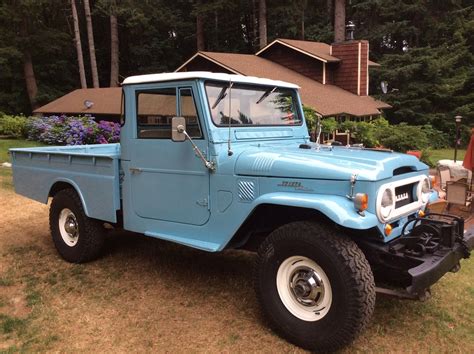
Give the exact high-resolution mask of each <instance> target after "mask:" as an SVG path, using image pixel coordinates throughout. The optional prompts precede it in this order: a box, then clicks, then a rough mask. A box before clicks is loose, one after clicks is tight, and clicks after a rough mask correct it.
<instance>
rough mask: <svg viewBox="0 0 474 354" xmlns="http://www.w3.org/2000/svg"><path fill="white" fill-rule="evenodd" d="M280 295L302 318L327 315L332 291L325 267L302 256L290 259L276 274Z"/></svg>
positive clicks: (293, 311)
mask: <svg viewBox="0 0 474 354" xmlns="http://www.w3.org/2000/svg"><path fill="white" fill-rule="evenodd" d="M276 286H277V290H278V295H280V299H281V301H282V302H283V305H285V307H286V308H287V310H288V311H290V313H291V314H292V315H293V316H295V317H297V318H299V319H300V320H303V321H309V322H314V321H319V320H320V319H322V318H323V317H324V316H326V315H327V313H328V312H329V309H330V308H331V303H332V290H331V284H330V282H329V278H328V277H327V275H326V273H325V272H324V270H323V269H322V268H321V267H320V266H319V265H318V264H317V263H316V262H314V261H313V260H311V259H309V258H307V257H303V256H293V257H289V258H287V259H286V260H285V261H284V262H283V263H282V264H281V265H280V267H279V268H278V272H277V276H276Z"/></svg>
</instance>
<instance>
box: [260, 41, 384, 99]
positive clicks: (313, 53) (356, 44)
mask: <svg viewBox="0 0 474 354" xmlns="http://www.w3.org/2000/svg"><path fill="white" fill-rule="evenodd" d="M256 55H257V56H260V57H263V58H265V59H268V60H271V61H273V62H275V63H278V64H280V65H283V66H286V67H287V68H289V69H291V70H294V71H296V72H298V73H300V74H302V75H304V76H306V77H309V78H311V79H313V80H316V81H318V82H320V83H322V84H333V85H337V86H339V87H341V88H343V89H345V90H347V91H350V92H352V93H354V94H356V95H359V96H368V95H369V66H378V64H376V63H374V62H371V61H370V60H369V43H368V42H367V41H363V40H360V41H359V40H358V41H355V40H351V41H345V42H340V43H334V44H332V45H329V44H326V43H321V42H312V41H300V40H293V39H282V38H279V39H276V40H274V41H273V42H271V43H270V44H268V45H267V46H266V47H264V48H262V49H261V50H260V51H259V52H257V53H256Z"/></svg>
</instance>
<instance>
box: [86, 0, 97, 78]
mask: <svg viewBox="0 0 474 354" xmlns="http://www.w3.org/2000/svg"><path fill="white" fill-rule="evenodd" d="M84 12H85V13H86V24H87V39H88V41H89V55H90V59H91V71H92V83H93V86H94V87H99V74H98V73H97V60H96V58H95V45H94V30H93V29H92V16H91V7H90V5H89V0H84Z"/></svg>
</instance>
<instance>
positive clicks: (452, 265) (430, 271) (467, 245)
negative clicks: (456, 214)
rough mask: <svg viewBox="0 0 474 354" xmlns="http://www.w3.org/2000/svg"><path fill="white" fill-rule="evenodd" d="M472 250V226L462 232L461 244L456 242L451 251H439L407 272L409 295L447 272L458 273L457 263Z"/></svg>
mask: <svg viewBox="0 0 474 354" xmlns="http://www.w3.org/2000/svg"><path fill="white" fill-rule="evenodd" d="M473 248H474V226H471V227H470V228H469V229H468V230H466V231H465V232H464V237H463V243H460V242H456V243H455V245H454V246H453V247H452V248H451V249H447V250H439V251H438V252H435V253H433V254H432V255H430V256H429V257H427V258H426V259H425V260H424V261H423V263H421V264H420V265H418V266H416V267H414V268H411V269H409V270H408V274H409V275H410V276H411V278H412V282H411V285H410V286H408V287H407V291H408V293H410V294H420V293H422V292H423V291H425V289H427V288H429V287H430V286H431V285H433V284H434V283H436V282H437V281H438V280H439V279H440V278H441V277H442V276H443V275H445V274H446V273H447V272H449V271H458V270H459V268H460V263H459V261H460V260H461V259H462V258H468V257H469V251H470V250H472V249H473Z"/></svg>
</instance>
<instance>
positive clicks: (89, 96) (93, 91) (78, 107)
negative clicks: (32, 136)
mask: <svg viewBox="0 0 474 354" xmlns="http://www.w3.org/2000/svg"><path fill="white" fill-rule="evenodd" d="M121 102H122V88H121V87H104V88H86V89H77V90H74V91H71V92H69V93H68V94H66V95H64V96H62V97H59V98H58V99H56V100H54V101H52V102H50V103H48V104H46V105H44V106H42V107H39V108H37V109H35V110H34V111H33V114H35V115H54V114H57V115H59V114H66V115H86V114H90V115H92V116H94V117H95V118H96V119H97V120H102V119H103V120H110V121H115V122H118V121H119V120H120V115H121Z"/></svg>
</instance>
